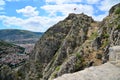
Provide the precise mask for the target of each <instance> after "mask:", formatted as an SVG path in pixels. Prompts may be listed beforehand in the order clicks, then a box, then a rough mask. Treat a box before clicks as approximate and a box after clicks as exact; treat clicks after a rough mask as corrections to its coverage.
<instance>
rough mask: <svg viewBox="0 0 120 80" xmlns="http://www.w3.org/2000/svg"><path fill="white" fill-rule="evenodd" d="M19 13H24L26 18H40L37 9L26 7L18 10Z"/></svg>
mask: <svg viewBox="0 0 120 80" xmlns="http://www.w3.org/2000/svg"><path fill="white" fill-rule="evenodd" d="M16 12H17V13H22V14H23V16H25V17H33V16H38V15H39V12H38V11H37V10H36V7H32V6H26V7H25V8H22V9H19V10H16Z"/></svg>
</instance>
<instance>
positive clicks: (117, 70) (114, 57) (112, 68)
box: [54, 46, 120, 80]
mask: <svg viewBox="0 0 120 80" xmlns="http://www.w3.org/2000/svg"><path fill="white" fill-rule="evenodd" d="M109 55H110V57H109V62H107V63H105V64H103V65H101V66H96V67H90V68H86V69H85V70H82V71H79V72H76V73H73V74H65V75H63V76H61V77H58V78H56V79H54V80H120V76H119V75H120V56H119V55H120V46H114V47H111V48H110V52H109Z"/></svg>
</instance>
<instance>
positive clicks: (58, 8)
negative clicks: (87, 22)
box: [41, 4, 93, 16]
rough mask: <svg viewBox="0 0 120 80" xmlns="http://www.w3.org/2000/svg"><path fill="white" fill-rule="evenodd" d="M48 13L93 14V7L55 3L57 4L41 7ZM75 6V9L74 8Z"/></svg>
mask: <svg viewBox="0 0 120 80" xmlns="http://www.w3.org/2000/svg"><path fill="white" fill-rule="evenodd" d="M41 8H42V9H44V10H45V11H46V12H48V13H50V15H57V12H61V13H62V15H64V16H65V15H68V14H69V13H82V12H84V13H86V14H88V15H92V14H93V7H92V6H89V5H82V4H59V5H58V4H57V5H45V6H42V7H41ZM74 8H76V10H74Z"/></svg>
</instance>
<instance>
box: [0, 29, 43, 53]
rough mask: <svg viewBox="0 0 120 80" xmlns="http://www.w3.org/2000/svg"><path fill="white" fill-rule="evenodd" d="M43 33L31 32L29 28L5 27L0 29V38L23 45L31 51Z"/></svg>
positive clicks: (27, 50)
mask: <svg viewBox="0 0 120 80" xmlns="http://www.w3.org/2000/svg"><path fill="white" fill-rule="evenodd" d="M42 34H43V33H42V32H31V31H27V30H18V29H4V30H0V40H4V41H6V42H10V43H14V44H17V45H19V46H22V47H24V48H25V49H26V50H25V51H26V52H27V53H29V52H31V50H32V49H33V47H34V44H35V43H36V42H37V41H38V40H39V38H40V37H41V36H42Z"/></svg>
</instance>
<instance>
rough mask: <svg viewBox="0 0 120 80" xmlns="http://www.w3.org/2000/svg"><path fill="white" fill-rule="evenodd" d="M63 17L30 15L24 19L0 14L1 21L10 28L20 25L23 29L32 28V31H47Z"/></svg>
mask: <svg viewBox="0 0 120 80" xmlns="http://www.w3.org/2000/svg"><path fill="white" fill-rule="evenodd" d="M62 19H63V17H59V16H58V17H55V18H54V17H41V16H35V17H30V18H28V19H22V18H17V17H9V16H4V15H1V16H0V21H2V23H3V24H4V25H5V26H9V28H10V27H11V28H12V26H16V27H17V26H18V27H21V28H22V29H26V30H31V31H41V32H44V31H46V30H47V29H48V28H49V27H50V26H52V25H54V24H55V23H57V22H58V21H60V20H62Z"/></svg>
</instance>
